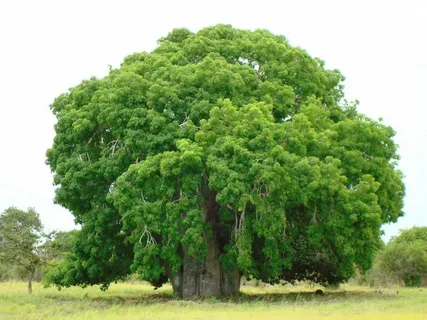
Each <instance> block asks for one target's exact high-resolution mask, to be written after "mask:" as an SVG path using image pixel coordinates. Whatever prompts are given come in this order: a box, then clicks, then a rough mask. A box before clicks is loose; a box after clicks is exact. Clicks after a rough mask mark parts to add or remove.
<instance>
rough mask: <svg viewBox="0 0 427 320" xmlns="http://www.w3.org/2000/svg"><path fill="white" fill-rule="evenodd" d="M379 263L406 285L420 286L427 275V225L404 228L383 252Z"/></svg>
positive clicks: (383, 268)
mask: <svg viewBox="0 0 427 320" xmlns="http://www.w3.org/2000/svg"><path fill="white" fill-rule="evenodd" d="M379 264H380V267H381V269H382V270H383V271H385V272H388V273H390V274H391V275H393V276H396V277H398V278H399V279H400V281H401V282H402V283H403V284H404V285H405V286H420V285H421V282H422V279H423V278H425V277H427V227H413V228H411V229H407V230H402V231H401V232H400V235H399V236H397V237H394V238H392V239H391V240H390V242H389V243H388V244H387V245H386V247H385V249H384V251H383V252H381V254H380V256H379Z"/></svg>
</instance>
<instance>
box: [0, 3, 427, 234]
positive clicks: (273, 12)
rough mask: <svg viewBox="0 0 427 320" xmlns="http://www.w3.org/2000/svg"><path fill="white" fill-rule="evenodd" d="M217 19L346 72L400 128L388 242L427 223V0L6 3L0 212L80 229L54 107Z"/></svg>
mask: <svg viewBox="0 0 427 320" xmlns="http://www.w3.org/2000/svg"><path fill="white" fill-rule="evenodd" d="M218 23H225V24H231V25H233V26H234V27H235V28H242V29H250V30H254V29H258V28H262V29H268V30H269V31H271V32H272V33H275V34H281V35H284V36H286V38H287V39H288V40H289V42H290V44H291V45H293V46H298V47H301V48H304V49H305V50H307V51H308V53H309V54H310V55H311V56H314V57H319V58H321V59H322V60H324V61H325V62H326V67H327V68H330V69H335V68H336V69H339V70H340V71H341V72H342V73H343V75H344V76H345V77H346V81H345V87H346V89H345V93H346V98H347V99H348V100H353V99H358V100H359V101H360V106H359V112H361V113H364V114H366V115H368V116H369V117H371V118H374V119H378V118H379V117H382V118H383V123H385V124H387V125H390V126H392V127H393V128H394V129H395V131H396V132H397V134H396V137H395V141H396V142H397V143H398V144H399V146H400V148H399V154H400V155H401V161H400V163H399V168H400V169H401V170H402V171H403V172H404V174H405V180H404V181H405V184H406V198H405V206H404V211H405V216H404V217H402V218H400V219H399V220H398V222H397V223H396V224H393V225H385V226H384V232H385V235H384V239H385V240H387V239H389V238H390V237H391V236H394V235H397V234H398V230H399V229H402V228H410V227H412V226H414V225H418V226H422V225H423V226H427V201H425V200H426V198H427V188H426V187H425V185H426V181H427V170H426V166H427V125H426V121H427V108H426V95H427V36H426V34H427V1H424V0H420V1H415V0H405V1H380V0H376V1H373V0H371V1H363V0H359V1H350V0H349V1H330V0H323V1H318V0H312V1H309V0H302V1H301V0H300V1H279V0H277V1H271V0H263V1H250V0H246V1H232V0H227V1H223V0H216V1H201V0H199V1H187V0H180V1H161V0H157V1H131V0H121V1H108V0H104V1H96V0H91V1H89V0H85V1H81V0H73V1H68V0H62V1H58V0H55V1H46V0H38V1H30V0H28V1H22V0H14V1H1V2H0V212H3V211H4V210H5V209H6V208H8V207H10V206H16V207H18V208H21V209H26V208H28V207H35V208H36V210H37V211H38V212H39V213H40V216H41V219H42V222H43V224H44V225H45V229H46V230H47V231H51V230H70V229H73V228H75V225H74V222H73V216H72V215H71V213H69V212H68V211H67V210H66V209H64V208H62V207H60V206H58V205H55V204H54V203H53V197H54V187H53V185H52V174H51V172H50V169H49V168H48V166H47V165H46V164H45V152H46V150H47V149H48V148H49V147H50V146H51V145H52V140H53V137H54V130H53V125H54V123H55V118H54V116H53V115H52V114H51V111H50V109H49V105H50V104H51V103H52V102H53V100H54V98H55V97H57V96H58V95H59V94H61V93H64V92H66V91H67V90H68V89H69V88H71V87H73V86H75V85H77V84H78V83H80V82H81V81H82V80H83V79H88V78H90V77H91V76H96V77H103V76H105V75H107V73H108V70H109V65H112V66H113V67H118V66H119V65H120V63H121V62H122V60H123V58H124V57H125V56H127V55H129V54H131V53H134V52H140V51H148V52H149V51H151V50H153V49H154V48H155V47H156V41H157V40H158V39H159V38H161V37H163V36H165V35H167V34H168V32H170V31H171V30H172V29H173V28H178V27H185V28H188V29H190V30H191V31H197V30H199V29H201V28H203V27H207V26H212V25H215V24H218Z"/></svg>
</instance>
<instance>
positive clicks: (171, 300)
mask: <svg viewBox="0 0 427 320" xmlns="http://www.w3.org/2000/svg"><path fill="white" fill-rule="evenodd" d="M46 297H47V298H49V299H54V300H56V301H57V303H61V301H62V302H64V303H66V302H67V301H75V300H80V301H86V302H87V303H89V304H90V305H92V306H93V307H95V308H109V307H111V306H112V305H123V306H135V305H138V306H139V305H140V306H148V305H158V304H167V305H181V306H185V305H191V306H195V305H200V306H203V305H210V306H215V305H218V306H224V305H227V306H233V305H241V304H254V303H256V304H263V305H269V304H283V305H304V304H310V305H313V304H325V303H327V304H331V303H341V302H352V303H357V302H364V301H372V300H396V299H399V298H400V297H402V296H399V295H396V294H395V293H383V292H381V291H326V292H324V293H323V294H321V295H319V294H316V293H315V292H286V293H259V294H258V293H255V294H249V293H239V295H237V296H234V297H227V298H200V299H194V300H180V299H177V298H175V297H173V296H172V294H169V293H157V294H147V293H145V294H141V295H109V296H105V297H100V296H97V297H90V296H88V295H85V296H83V297H80V298H79V297H70V296H61V295H53V294H52V295H47V296H46Z"/></svg>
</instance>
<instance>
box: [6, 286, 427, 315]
mask: <svg viewBox="0 0 427 320" xmlns="http://www.w3.org/2000/svg"><path fill="white" fill-rule="evenodd" d="M397 290H399V294H396V292H397ZM313 291H314V289H309V288H308V287H292V286H286V287H284V286H274V287H273V286H265V287H262V288H256V287H242V294H241V295H240V296H238V297H235V298H232V299H223V300H220V299H206V300H197V301H179V300H176V299H173V298H172V292H171V288H170V287H168V286H166V287H164V288H161V289H159V290H156V291H154V290H153V288H152V287H150V286H148V285H145V284H130V283H120V284H114V285H111V288H110V289H109V290H108V291H106V292H102V291H100V290H99V288H98V287H90V288H85V289H81V288H68V289H63V290H61V291H58V290H56V289H55V288H47V289H45V288H43V287H42V286H41V285H40V284H35V285H34V291H33V294H32V295H28V294H27V292H26V284H25V283H23V282H5V283H0V319H1V320H10V319H29V320H30V319H43V320H44V319H61V320H62V319H102V320H110V319H125V320H126V319H177V320H178V319H190V320H191V319H194V320H195V319H242V320H243V319H245V320H247V319H268V320H275V319H285V318H287V319H307V318H314V319H376V320H382V319H402V320H403V319H405V320H406V319H427V289H406V288H404V289H402V288H399V289H383V290H382V291H381V292H378V291H377V292H376V291H375V290H374V289H372V290H371V289H369V288H366V287H352V286H348V285H344V286H342V287H341V288H340V289H338V290H326V291H325V294H324V295H323V296H318V295H314V294H313Z"/></svg>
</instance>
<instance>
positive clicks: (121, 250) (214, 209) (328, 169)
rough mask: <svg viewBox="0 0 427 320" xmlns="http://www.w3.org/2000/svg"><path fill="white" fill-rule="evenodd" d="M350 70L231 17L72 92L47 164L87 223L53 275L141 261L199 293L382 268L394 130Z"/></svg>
mask: <svg viewBox="0 0 427 320" xmlns="http://www.w3.org/2000/svg"><path fill="white" fill-rule="evenodd" d="M343 80H344V78H343V76H342V75H341V74H340V72H339V71H338V70H328V69H326V68H325V65H324V62H323V61H322V60H320V59H317V58H312V57H311V56H310V55H309V54H308V53H307V52H306V51H304V50H302V49H300V48H296V47H292V46H291V45H289V43H288V42H287V40H286V38H284V37H283V36H276V35H273V34H271V33H270V32H268V31H266V30H256V31H254V32H251V31H247V30H238V29H233V28H232V27H231V26H227V25H218V26H214V27H210V28H205V29H202V30H201V31H199V32H197V33H192V32H190V31H188V30H186V29H175V30H173V31H172V32H171V33H170V34H169V35H168V36H166V37H164V38H162V39H160V40H159V45H158V47H157V48H156V49H155V50H154V51H152V52H150V53H146V52H142V53H135V54H132V55H130V56H128V57H126V58H125V59H124V61H123V63H122V65H121V66H120V68H117V69H111V70H110V73H109V75H108V76H106V77H104V78H102V79H97V78H91V79H90V80H86V81H83V82H82V83H81V84H80V85H78V86H76V87H74V88H72V89H70V91H69V92H67V93H64V94H62V95H60V96H59V97H58V98H56V99H55V101H54V103H53V104H52V106H51V109H52V111H53V113H54V114H55V115H56V117H57V119H58V122H57V124H56V125H55V130H56V136H55V139H54V143H53V146H52V148H51V149H49V150H48V152H47V163H48V164H49V165H50V167H51V169H52V171H53V173H54V183H55V184H56V185H57V186H58V188H57V189H56V198H55V199H56V202H57V203H59V204H61V205H63V206H64V207H66V208H68V209H69V210H70V211H71V212H72V213H73V214H74V216H75V219H76V221H77V222H78V223H79V224H81V225H82V229H81V232H80V233H79V235H78V237H77V239H76V242H75V250H74V254H73V257H72V258H70V259H69V260H68V262H67V263H65V264H63V265H62V266H61V268H58V269H57V270H56V273H55V274H54V275H53V276H52V278H51V279H52V282H53V283H55V284H57V285H60V286H69V285H88V284H98V283H100V284H103V285H104V287H107V286H108V284H109V283H110V282H112V281H115V280H118V279H121V278H123V277H125V276H126V275H128V274H129V273H131V272H137V273H139V274H140V275H141V277H142V279H145V280H148V281H150V282H151V283H153V284H154V285H156V286H160V285H161V284H163V283H164V282H166V281H167V280H168V279H170V280H171V282H172V285H173V287H174V291H175V293H177V295H179V296H183V297H191V296H197V295H205V296H209V295H221V294H233V293H235V292H236V290H238V284H237V282H238V281H237V280H236V279H238V278H239V277H240V275H246V276H248V277H254V278H257V279H261V280H263V281H267V282H270V283H277V282H278V281H280V280H285V281H294V280H302V279H310V280H314V281H317V282H320V283H330V284H333V283H339V282H342V281H345V280H346V279H348V278H349V277H350V276H351V275H352V274H353V273H354V266H355V265H357V266H359V267H360V268H362V269H367V268H369V267H370V266H371V264H372V259H373V254H374V251H375V250H376V248H377V247H378V245H379V241H380V233H381V231H380V227H381V224H383V223H386V222H395V221H396V220H397V218H398V217H400V216H401V215H402V201H403V196H404V186H403V183H402V174H401V172H400V171H399V170H397V160H398V159H399V157H398V155H397V153H396V152H397V146H396V144H395V143H394V141H393V136H394V134H395V132H394V131H393V129H392V128H390V127H388V126H386V125H384V124H382V123H381V122H378V121H374V120H372V119H370V118H368V117H366V116H364V115H362V114H359V113H358V112H357V110H356V104H355V103H348V102H347V101H346V100H345V99H344V94H343ZM201 284H203V285H201ZM203 288H210V289H203Z"/></svg>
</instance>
